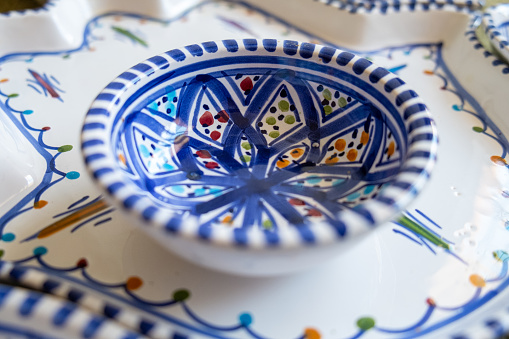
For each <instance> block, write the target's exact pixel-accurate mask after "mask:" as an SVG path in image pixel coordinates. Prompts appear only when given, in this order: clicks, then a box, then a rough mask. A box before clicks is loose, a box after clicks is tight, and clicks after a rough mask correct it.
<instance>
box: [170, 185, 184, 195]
mask: <svg viewBox="0 0 509 339" xmlns="http://www.w3.org/2000/svg"><path fill="white" fill-rule="evenodd" d="M171 190H172V191H173V192H175V193H184V191H185V188H184V186H182V185H175V186H171Z"/></svg>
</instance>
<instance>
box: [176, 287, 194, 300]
mask: <svg viewBox="0 0 509 339" xmlns="http://www.w3.org/2000/svg"><path fill="white" fill-rule="evenodd" d="M190 296H191V293H189V291H188V290H177V291H175V292H174V293H173V299H174V300H175V301H184V300H187V299H189V297H190Z"/></svg>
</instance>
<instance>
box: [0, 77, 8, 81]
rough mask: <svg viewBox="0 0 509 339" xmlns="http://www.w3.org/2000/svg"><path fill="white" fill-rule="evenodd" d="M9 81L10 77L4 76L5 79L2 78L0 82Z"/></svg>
mask: <svg viewBox="0 0 509 339" xmlns="http://www.w3.org/2000/svg"><path fill="white" fill-rule="evenodd" d="M7 81H9V79H6V78H4V79H2V80H0V82H7Z"/></svg>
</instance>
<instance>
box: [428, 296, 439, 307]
mask: <svg viewBox="0 0 509 339" xmlns="http://www.w3.org/2000/svg"><path fill="white" fill-rule="evenodd" d="M426 304H428V305H429V306H433V307H434V306H436V305H437V304H436V303H435V300H433V299H431V298H428V299H426Z"/></svg>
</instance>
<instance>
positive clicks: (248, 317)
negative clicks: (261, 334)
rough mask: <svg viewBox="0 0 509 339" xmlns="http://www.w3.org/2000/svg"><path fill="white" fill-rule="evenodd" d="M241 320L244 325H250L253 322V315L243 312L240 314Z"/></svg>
mask: <svg viewBox="0 0 509 339" xmlns="http://www.w3.org/2000/svg"><path fill="white" fill-rule="evenodd" d="M239 322H240V324H241V325H242V326H249V325H251V324H252V323H253V317H251V314H249V313H242V314H241V315H239Z"/></svg>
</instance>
